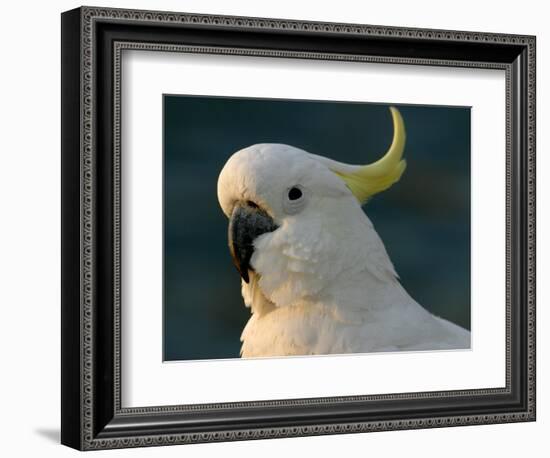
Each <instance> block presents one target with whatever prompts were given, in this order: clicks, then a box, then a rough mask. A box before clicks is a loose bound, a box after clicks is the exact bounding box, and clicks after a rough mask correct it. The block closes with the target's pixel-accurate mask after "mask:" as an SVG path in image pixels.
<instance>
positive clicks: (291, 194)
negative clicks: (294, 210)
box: [288, 188, 302, 200]
mask: <svg viewBox="0 0 550 458" xmlns="http://www.w3.org/2000/svg"><path fill="white" fill-rule="evenodd" d="M300 197H302V191H301V190H300V189H299V188H290V190H289V191H288V199H289V200H298V199H299V198H300Z"/></svg>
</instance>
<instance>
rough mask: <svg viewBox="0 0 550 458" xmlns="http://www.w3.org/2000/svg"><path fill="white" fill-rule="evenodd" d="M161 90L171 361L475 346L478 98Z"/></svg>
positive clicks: (167, 336)
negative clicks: (473, 141) (473, 193)
mask: <svg viewBox="0 0 550 458" xmlns="http://www.w3.org/2000/svg"><path fill="white" fill-rule="evenodd" d="M163 98H164V100H163V103H164V332H163V335H164V342H163V349H164V360H165V361H184V360H197V359H199V360H203V359H205V360H207V359H226V358H241V357H242V358H250V357H285V356H306V355H338V354H353V353H370V352H396V351H439V350H464V349H469V348H470V345H471V335H470V329H471V323H470V312H471V311H470V108H469V107H455V106H453V107H449V106H424V105H392V104H380V103H376V104H374V103H363V102H361V103H358V102H335V101H311V100H282V99H259V98H236V97H212V96H195V95H193V96H188V95H177V94H166V95H164V96H163Z"/></svg>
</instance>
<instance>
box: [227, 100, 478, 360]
mask: <svg viewBox="0 0 550 458" xmlns="http://www.w3.org/2000/svg"><path fill="white" fill-rule="evenodd" d="M390 110H391V115H392V118H393V125H394V137H393V142H392V144H391V146H390V148H389V150H388V152H387V153H386V154H385V155H384V156H383V157H382V158H381V159H380V160H378V161H377V162H375V163H373V164H370V165H365V166H359V165H348V164H343V163H340V162H336V161H334V160H331V159H328V158H325V157H322V156H317V155H315V154H311V153H308V152H306V151H304V150H301V149H298V148H295V147H293V146H289V145H283V144H257V145H253V146H249V147H247V148H244V149H242V150H240V151H238V152H236V153H234V154H233V155H232V156H231V157H230V158H229V160H228V161H227V163H226V164H225V166H224V168H223V170H222V171H221V173H220V176H219V179H218V200H219V203H220V205H221V208H222V209H223V212H224V213H225V215H226V216H227V217H228V218H229V249H230V252H231V255H232V257H233V260H234V263H235V265H236V267H237V269H238V271H239V272H240V274H241V277H242V296H243V298H244V303H245V305H246V306H247V307H250V310H251V317H250V319H249V321H248V323H247V324H246V326H245V328H244V330H243V332H242V336H241V341H242V348H241V355H242V356H243V357H265V356H287V355H323V354H345V353H368V352H378V351H399V350H409V351H412V350H440V349H459V348H469V346H470V333H469V332H468V331H467V330H465V329H463V328H461V327H459V326H457V325H455V324H453V323H451V322H449V321H447V320H444V319H442V318H439V317H437V316H434V315H432V314H431V313H429V312H428V311H427V310H426V309H425V308H423V307H422V306H421V305H419V304H418V303H417V302H416V301H415V300H414V299H413V298H412V297H411V296H409V294H408V293H407V291H405V289H404V288H403V286H401V284H400V283H399V281H398V276H397V274H396V272H395V269H394V266H393V265H392V262H391V261H390V258H389V257H388V253H387V252H386V249H385V247H384V244H383V243H382V240H381V239H380V237H379V236H378V234H377V232H376V231H375V229H374V227H373V225H372V223H371V221H370V220H369V218H368V217H367V216H366V215H365V213H364V212H363V210H362V208H361V206H362V204H364V203H365V202H366V201H367V200H368V199H369V198H370V197H371V196H373V195H374V194H376V193H378V192H380V191H383V190H385V189H387V188H389V187H390V186H391V185H392V184H394V183H395V182H397V181H398V180H399V179H400V177H401V175H402V174H403V172H404V170H405V165H406V164H405V161H404V160H403V159H402V156H403V151H404V147H405V126H404V122H403V119H402V117H401V114H400V113H399V111H398V110H397V109H396V108H394V107H391V108H390ZM427 274H428V273H427Z"/></svg>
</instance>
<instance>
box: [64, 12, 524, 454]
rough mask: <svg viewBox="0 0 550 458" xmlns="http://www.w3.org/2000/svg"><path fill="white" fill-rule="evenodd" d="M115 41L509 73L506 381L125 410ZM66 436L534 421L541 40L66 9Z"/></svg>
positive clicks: (197, 436) (146, 438)
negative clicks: (384, 392)
mask: <svg viewBox="0 0 550 458" xmlns="http://www.w3.org/2000/svg"><path fill="white" fill-rule="evenodd" d="M124 49H148V50H159V51H161V50H162V51H173V52H198V53H215V54H235V55H260V56H269V57H296V58H305V59H323V60H334V59H336V60H355V61H366V62H387V63H408V64H415V65H427V64H429V65H442V66H455V67H456V66H460V67H471V68H480V67H481V68H497V69H503V70H505V71H506V102H507V103H506V111H507V113H506V118H507V126H506V149H507V172H506V173H507V177H506V196H507V217H506V220H507V222H506V225H507V227H506V232H507V236H506V239H507V247H506V279H507V290H506V307H507V330H506V331H507V332H506V335H507V339H506V340H507V341H506V348H507V363H506V368H507V383H506V387H505V388H494V389H479V390H468V391H453V392H451V391H447V392H421V393H404V394H395V395H376V396H373V395H370V396H369V395H365V396H355V397H339V398H312V399H300V400H266V401H261V402H240V403H225V404H208V405H206V404H201V405H187V406H185V405H181V406H162V407H151V408H131V409H129V408H122V407H121V404H120V351H119V349H120V288H119V284H120V283H119V282H120V138H119V133H120V130H119V129H120V111H119V108H120V81H121V79H120V77H121V75H120V56H121V52H122V51H123V50H124ZM61 409H62V434H61V442H62V443H63V444H65V445H68V446H71V447H74V448H77V449H80V450H89V449H105V448H119V447H136V446H149V445H164V444H180V443H194V442H209V441H222V440H243V439H259V438H269V437H287V436H305V435H317V434H334V433H348V432H366V431H380V430H397V429H411V428H426V427H441V426H455V425H472V424H484V423H504V422H515V421H533V420H535V37H532V36H519V35H503V34H488V33H477V32H456V31H442V30H425V29H408V28H396V27H379V26H368V25H355V24H335V23H316V22H303V21H291V20H279V19H261V18H245V17H227V16H204V15H196V14H181V13H166V12H150V11H132V10H122V9H104V8H95V7H82V8H78V9H75V10H71V11H68V12H65V13H63V14H62V402H61Z"/></svg>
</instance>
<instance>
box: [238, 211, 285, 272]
mask: <svg viewBox="0 0 550 458" xmlns="http://www.w3.org/2000/svg"><path fill="white" fill-rule="evenodd" d="M277 228H278V226H277V225H276V224H275V223H274V222H273V219H272V218H271V216H269V215H268V214H267V213H266V212H265V211H264V210H262V209H261V208H259V207H258V206H256V205H254V204H251V203H248V202H242V203H238V204H237V205H235V208H234V209H233V213H232V214H231V217H230V218H229V231H228V238H229V251H230V253H231V257H232V258H233V264H235V267H236V268H237V270H238V271H239V273H240V274H241V277H242V279H243V280H244V281H245V283H248V282H249V281H250V279H249V276H248V271H249V270H252V271H253V270H254V269H253V268H252V266H251V265H250V258H252V253H254V240H255V239H256V238H257V237H258V236H260V235H262V234H265V233H267V232H273V231H274V230H275V229H277Z"/></svg>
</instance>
